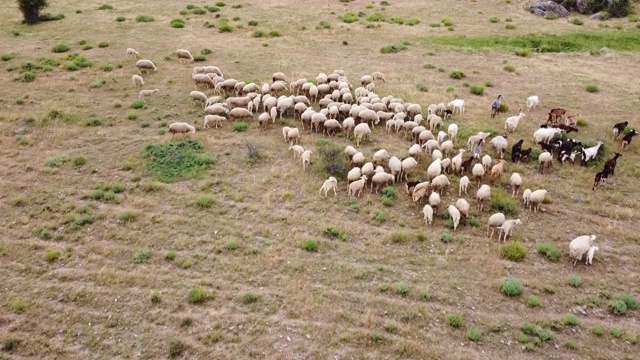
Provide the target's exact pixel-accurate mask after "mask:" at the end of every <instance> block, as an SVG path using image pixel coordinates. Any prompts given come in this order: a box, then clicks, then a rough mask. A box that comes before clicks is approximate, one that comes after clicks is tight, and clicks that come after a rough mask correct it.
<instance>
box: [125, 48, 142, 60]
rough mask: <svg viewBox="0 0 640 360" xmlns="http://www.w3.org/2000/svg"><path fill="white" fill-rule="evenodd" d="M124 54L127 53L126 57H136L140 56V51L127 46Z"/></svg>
mask: <svg viewBox="0 0 640 360" xmlns="http://www.w3.org/2000/svg"><path fill="white" fill-rule="evenodd" d="M125 54H126V55H127V57H129V56H131V57H133V58H134V59H137V58H138V57H139V56H140V53H139V52H137V51H136V49H133V48H127V51H126V52H125Z"/></svg>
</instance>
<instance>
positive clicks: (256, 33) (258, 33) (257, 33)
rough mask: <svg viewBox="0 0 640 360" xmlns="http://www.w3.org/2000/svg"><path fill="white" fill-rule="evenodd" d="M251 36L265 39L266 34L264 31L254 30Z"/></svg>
mask: <svg viewBox="0 0 640 360" xmlns="http://www.w3.org/2000/svg"><path fill="white" fill-rule="evenodd" d="M251 36H252V37H254V38H261V37H265V36H267V33H266V32H265V31H264V30H261V29H255V30H253V32H252V33H251Z"/></svg>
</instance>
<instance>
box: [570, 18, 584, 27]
mask: <svg viewBox="0 0 640 360" xmlns="http://www.w3.org/2000/svg"><path fill="white" fill-rule="evenodd" d="M569 22H570V23H572V24H573V25H583V24H584V22H582V20H580V19H578V18H573V19H571V20H569Z"/></svg>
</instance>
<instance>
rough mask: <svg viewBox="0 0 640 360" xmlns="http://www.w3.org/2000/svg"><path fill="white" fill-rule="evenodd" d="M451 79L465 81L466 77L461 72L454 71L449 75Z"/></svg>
mask: <svg viewBox="0 0 640 360" xmlns="http://www.w3.org/2000/svg"><path fill="white" fill-rule="evenodd" d="M449 77H450V78H452V79H458V80H459V79H464V78H465V77H466V75H465V74H464V73H463V72H462V71H460V70H453V71H452V72H450V73H449Z"/></svg>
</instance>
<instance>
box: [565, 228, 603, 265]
mask: <svg viewBox="0 0 640 360" xmlns="http://www.w3.org/2000/svg"><path fill="white" fill-rule="evenodd" d="M595 240H596V236H595V235H582V236H578V237H577V238H575V239H573V240H571V243H569V256H571V258H572V259H573V266H576V263H577V262H578V261H580V260H582V255H584V253H586V252H588V251H589V249H590V248H591V247H592V246H593V242H594V241H595Z"/></svg>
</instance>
